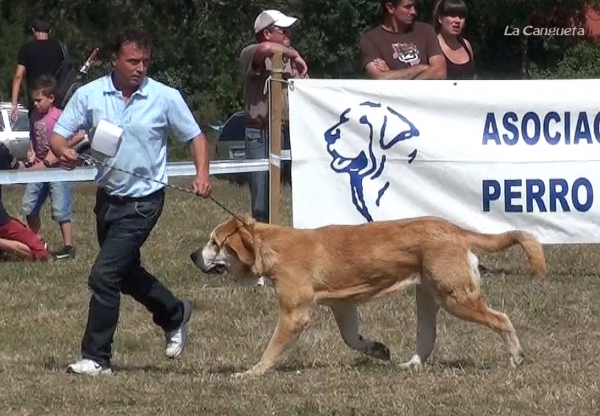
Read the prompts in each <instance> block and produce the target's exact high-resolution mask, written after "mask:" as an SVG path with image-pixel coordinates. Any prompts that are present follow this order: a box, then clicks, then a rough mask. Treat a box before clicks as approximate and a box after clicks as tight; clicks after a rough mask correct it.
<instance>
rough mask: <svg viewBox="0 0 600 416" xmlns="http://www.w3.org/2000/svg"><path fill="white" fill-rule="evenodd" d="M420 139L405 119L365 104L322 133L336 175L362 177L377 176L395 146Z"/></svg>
mask: <svg viewBox="0 0 600 416" xmlns="http://www.w3.org/2000/svg"><path fill="white" fill-rule="evenodd" d="M417 136H419V130H418V129H417V128H416V127H415V125H414V124H413V123H412V122H410V120H408V119H407V118H406V117H405V116H403V115H402V114H400V113H399V112H397V111H396V110H394V109H392V108H391V107H388V106H384V105H382V104H379V103H374V102H364V103H361V104H359V105H358V106H356V107H350V108H348V109H346V110H345V111H343V112H342V113H341V114H340V119H339V121H338V122H337V123H336V124H334V125H333V126H331V127H330V128H329V129H327V131H326V132H325V133H324V138H325V141H326V142H327V152H328V153H329V155H330V156H331V158H332V159H333V160H332V162H331V168H332V169H333V170H334V171H336V172H346V173H351V174H352V173H354V174H356V175H358V176H361V177H362V176H365V175H368V174H369V173H373V172H376V171H377V170H378V168H379V164H380V162H381V159H382V158H384V155H385V153H386V151H387V150H388V149H390V148H391V147H392V146H394V145H395V144H396V143H398V142H400V141H404V140H408V139H411V138H413V137H417Z"/></svg>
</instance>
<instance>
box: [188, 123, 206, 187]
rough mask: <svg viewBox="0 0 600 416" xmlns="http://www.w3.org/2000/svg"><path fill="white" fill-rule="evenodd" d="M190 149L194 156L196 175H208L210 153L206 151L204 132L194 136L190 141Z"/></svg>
mask: <svg viewBox="0 0 600 416" xmlns="http://www.w3.org/2000/svg"><path fill="white" fill-rule="evenodd" d="M190 150H191V152H192V156H193V157H194V164H195V165H196V174H197V175H206V176H207V177H208V176H209V174H210V172H209V169H210V154H209V152H208V141H207V140H206V136H205V135H204V133H200V134H199V135H198V136H196V137H194V138H193V139H192V140H191V143H190Z"/></svg>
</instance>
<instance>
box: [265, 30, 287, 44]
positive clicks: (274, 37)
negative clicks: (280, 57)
mask: <svg viewBox="0 0 600 416" xmlns="http://www.w3.org/2000/svg"><path fill="white" fill-rule="evenodd" d="M263 35H264V38H265V40H267V41H269V42H273V43H278V44H280V45H283V46H287V47H289V46H290V45H291V43H292V29H290V28H289V27H278V26H271V27H270V28H267V29H265V30H264V31H263Z"/></svg>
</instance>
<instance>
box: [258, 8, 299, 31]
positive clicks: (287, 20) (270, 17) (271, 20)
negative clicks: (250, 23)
mask: <svg viewBox="0 0 600 416" xmlns="http://www.w3.org/2000/svg"><path fill="white" fill-rule="evenodd" d="M297 21H298V19H297V18H296V17H291V16H287V15H285V14H283V13H281V12H280V11H278V10H265V11H264V12H261V13H260V14H259V15H258V17H257V18H256V20H255V21H254V33H258V32H260V31H261V30H263V29H266V28H268V27H269V26H271V25H273V26H278V27H291V26H292V25H293V24H294V23H296V22H297Z"/></svg>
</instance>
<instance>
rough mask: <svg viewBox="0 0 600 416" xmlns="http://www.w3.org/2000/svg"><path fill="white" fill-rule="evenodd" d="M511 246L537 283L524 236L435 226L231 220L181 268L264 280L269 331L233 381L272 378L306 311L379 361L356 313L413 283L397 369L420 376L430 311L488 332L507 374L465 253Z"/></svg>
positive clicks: (535, 263) (507, 332)
mask: <svg viewBox="0 0 600 416" xmlns="http://www.w3.org/2000/svg"><path fill="white" fill-rule="evenodd" d="M517 244H518V245H520V246H521V247H522V248H523V250H524V251H525V254H526V255H527V257H528V260H529V264H530V266H531V268H532V269H533V275H534V277H535V278H541V277H543V276H544V275H545V274H546V263H545V259H544V252H543V249H542V246H541V245H540V243H539V242H538V241H537V240H536V239H535V238H534V237H533V236H532V235H530V234H528V233H525V232H522V231H510V232H505V233H502V234H497V235H494V234H481V233H476V232H472V231H468V230H466V229H463V228H460V227H458V226H456V225H454V224H452V223H449V222H447V221H444V220H442V219H439V218H433V217H424V218H414V219H407V220H397V221H381V222H370V223H366V224H362V225H350V226H348V225H331V226H326V227H321V228H317V229H294V228H289V227H280V226H275V225H270V224H262V223H257V222H256V221H255V220H253V219H251V218H249V217H239V218H232V219H231V220H229V221H226V222H224V223H222V224H220V225H219V226H218V227H216V228H215V229H214V230H213V232H212V233H211V236H210V239H209V241H208V242H207V243H206V245H205V246H204V247H202V248H201V249H199V250H197V251H195V252H193V253H192V254H191V256H190V257H191V259H192V261H193V262H194V264H196V266H197V267H198V268H200V270H202V271H203V272H205V273H219V274H222V273H225V272H228V273H229V274H230V275H231V276H232V277H233V278H234V279H235V280H238V281H240V283H241V282H243V281H244V280H246V281H249V280H251V281H256V279H257V278H258V277H259V276H265V277H268V278H269V279H270V280H271V281H272V282H273V285H274V287H275V292H276V294H277V297H278V299H279V306H280V318H279V323H278V325H277V328H276V329H275V332H274V333H273V336H272V338H271V340H270V342H269V345H268V346H267V348H266V350H265V351H264V353H263V355H262V358H261V359H260V361H259V362H258V363H257V364H256V365H254V367H252V368H251V369H250V370H248V371H246V372H245V373H239V374H237V375H238V376H239V375H261V374H264V373H265V372H266V371H268V370H270V369H272V368H273V367H274V366H275V365H276V364H278V363H279V362H280V360H281V359H282V358H283V357H284V355H285V353H286V352H288V351H289V350H290V348H291V347H292V346H293V345H294V344H295V343H296V341H297V339H298V337H299V335H300V334H301V332H302V331H303V330H304V329H305V328H306V326H307V325H308V323H309V321H310V318H311V312H312V311H313V310H314V309H315V307H316V305H325V306H328V307H329V308H331V311H332V312H333V316H334V317H335V320H336V322H337V324H338V326H339V330H340V332H341V335H342V338H343V339H344V341H345V343H346V344H347V345H348V346H349V347H350V348H353V349H355V350H358V351H360V352H362V353H364V354H366V355H369V356H372V357H375V358H379V359H382V360H389V359H390V351H389V349H388V348H387V347H386V346H385V345H384V344H382V343H381V342H377V341H374V340H370V339H367V338H363V336H362V335H361V333H360V331H359V320H358V311H357V305H358V304H360V303H364V302H368V301H370V300H372V299H375V298H377V297H380V296H383V295H386V294H389V293H392V292H395V291H397V290H400V289H404V288H406V287H408V286H410V285H414V284H416V285H417V287H416V297H417V299H416V302H417V348H416V354H415V355H414V356H413V357H412V358H411V359H410V360H409V361H408V362H406V363H404V364H402V367H403V368H411V367H417V368H420V367H421V366H422V364H423V363H424V362H425V361H426V360H427V358H428V357H429V355H430V354H431V352H432V350H433V346H434V343H435V339H436V320H437V314H438V311H439V308H440V306H441V307H443V308H444V309H445V310H447V311H448V312H450V313H451V314H452V315H454V316H456V317H458V318H461V319H464V320H466V321H472V322H477V323H480V324H483V325H485V326H487V327H489V328H491V329H493V330H495V331H496V332H497V333H498V334H499V335H500V336H501V337H502V339H503V340H504V342H505V343H506V345H507V347H508V350H509V351H510V354H511V363H512V365H513V366H516V365H518V364H521V363H522V362H523V359H524V355H523V350H522V348H521V345H520V343H519V339H518V338H517V334H516V331H515V329H514V328H513V326H512V324H511V322H510V319H509V318H508V316H507V315H505V314H504V313H501V312H497V311H495V310H493V309H491V308H490V307H488V305H487V303H486V301H485V299H484V295H483V294H482V293H481V288H480V275H479V271H478V260H477V257H476V256H475V255H474V254H473V253H472V251H471V250H472V249H480V250H484V251H486V252H498V251H502V250H505V249H507V248H509V247H511V246H513V245H517Z"/></svg>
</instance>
